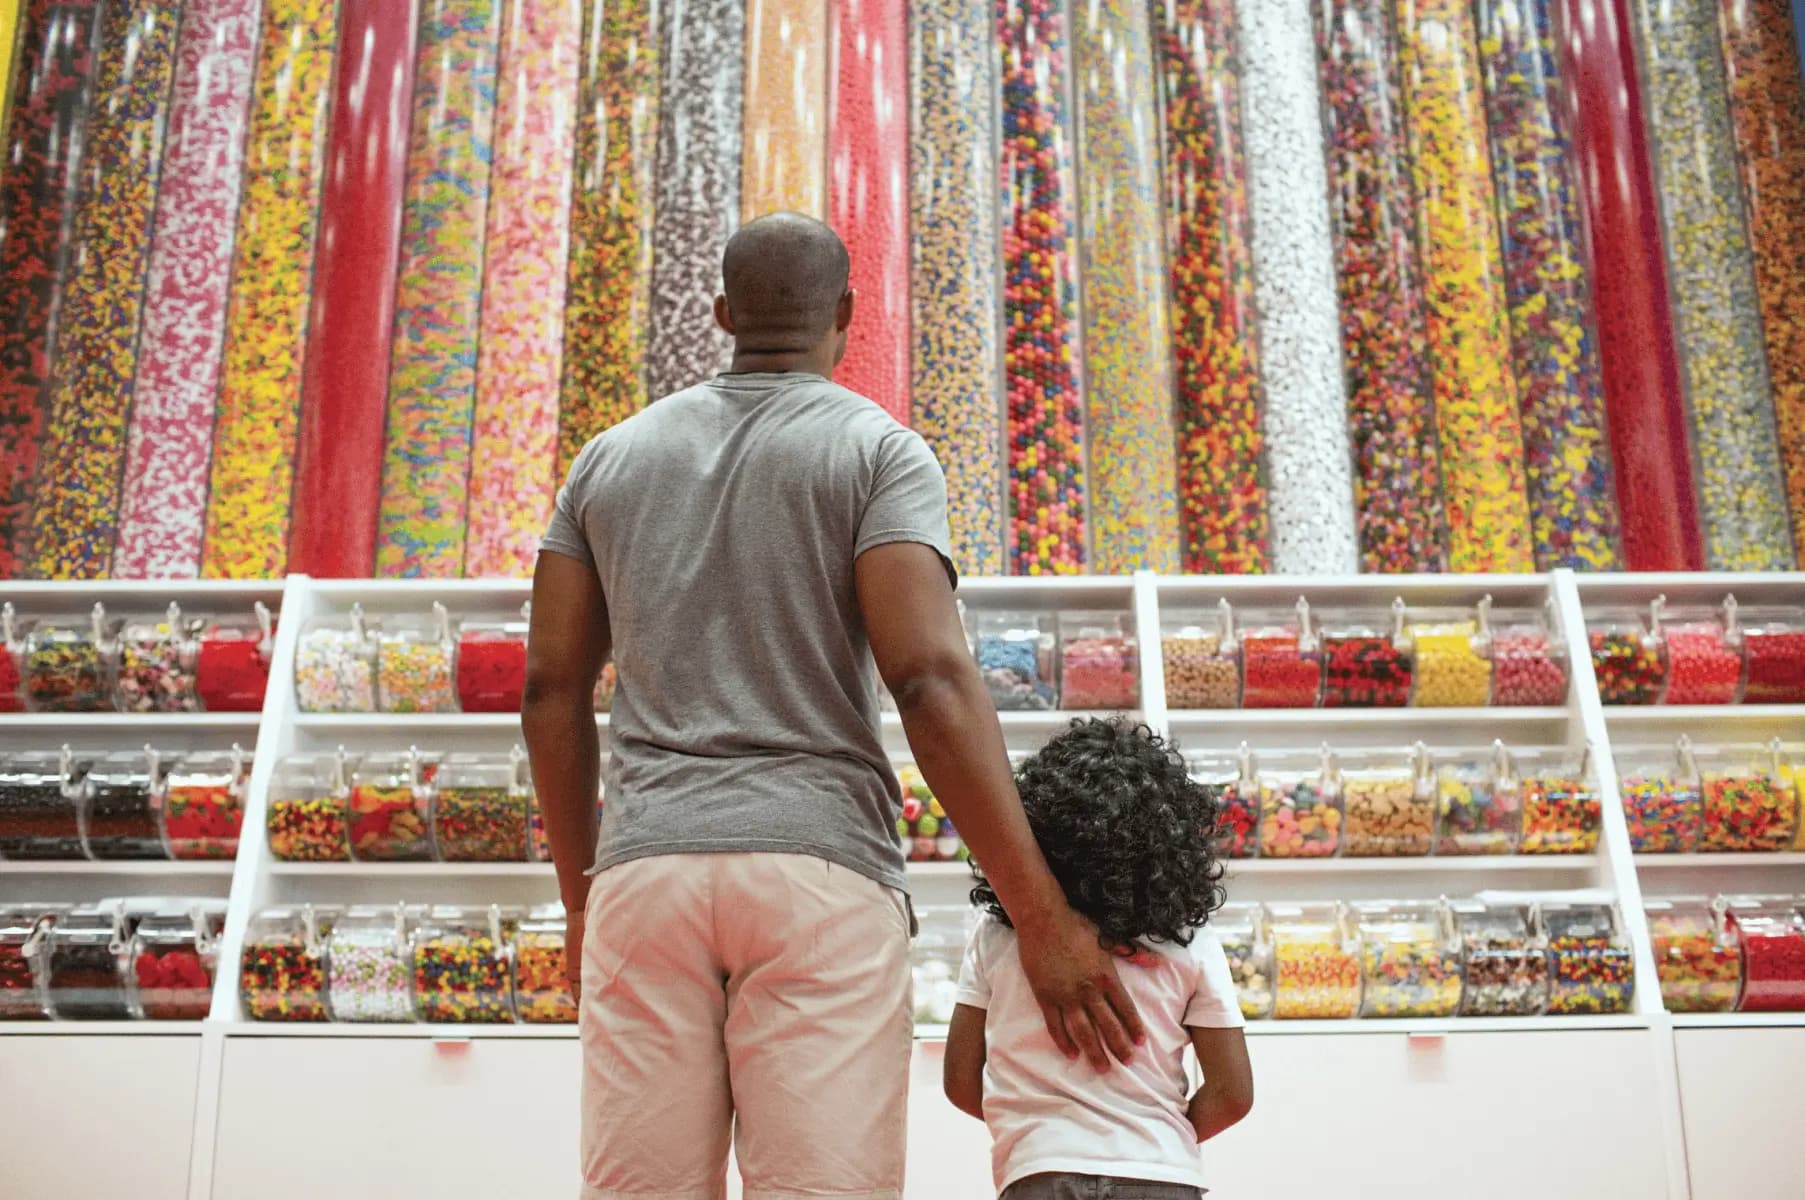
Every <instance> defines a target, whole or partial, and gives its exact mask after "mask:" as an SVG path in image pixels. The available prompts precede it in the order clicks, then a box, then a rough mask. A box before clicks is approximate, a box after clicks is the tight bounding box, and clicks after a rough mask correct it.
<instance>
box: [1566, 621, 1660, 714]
mask: <svg viewBox="0 0 1805 1200" xmlns="http://www.w3.org/2000/svg"><path fill="white" fill-rule="evenodd" d="M1586 640H1587V642H1588V643H1590V645H1591V648H1592V674H1593V675H1595V676H1596V677H1597V679H1598V698H1599V700H1601V701H1602V702H1603V703H1605V704H1659V703H1660V702H1661V695H1662V692H1663V691H1664V690H1665V689H1666V686H1667V656H1666V653H1665V651H1664V650H1663V649H1662V646H1661V639H1660V638H1659V637H1658V636H1656V635H1655V634H1652V633H1650V632H1649V630H1648V627H1647V626H1646V625H1645V624H1644V623H1643V620H1642V614H1641V613H1640V612H1638V611H1637V610H1635V609H1633V608H1617V609H1605V610H1603V611H1601V612H1599V613H1598V614H1597V615H1596V616H1595V617H1588V618H1587V620H1586Z"/></svg>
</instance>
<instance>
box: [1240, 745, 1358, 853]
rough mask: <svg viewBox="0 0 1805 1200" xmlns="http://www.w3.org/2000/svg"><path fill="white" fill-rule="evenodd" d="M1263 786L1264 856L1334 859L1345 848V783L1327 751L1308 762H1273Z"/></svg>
mask: <svg viewBox="0 0 1805 1200" xmlns="http://www.w3.org/2000/svg"><path fill="white" fill-rule="evenodd" d="M1306 763H1307V764H1308V765H1306ZM1259 780H1260V856H1261V857H1262V858H1331V857H1333V856H1334V854H1335V852H1336V851H1337V850H1339V849H1340V848H1341V823H1342V817H1341V777H1340V773H1339V772H1338V771H1337V770H1336V767H1335V763H1334V756H1333V755H1331V754H1330V753H1329V748H1328V747H1327V746H1324V747H1323V748H1322V750H1321V751H1320V753H1318V754H1316V755H1312V756H1309V758H1308V759H1306V758H1305V757H1303V756H1301V755H1278V756H1275V761H1274V763H1273V765H1272V766H1271V767H1268V766H1266V765H1264V764H1262V766H1261V768H1260V774H1259Z"/></svg>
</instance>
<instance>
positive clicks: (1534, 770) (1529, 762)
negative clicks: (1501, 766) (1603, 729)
mask: <svg viewBox="0 0 1805 1200" xmlns="http://www.w3.org/2000/svg"><path fill="white" fill-rule="evenodd" d="M1507 754H1508V756H1509V761H1510V768H1511V772H1512V774H1513V775H1514V776H1515V777H1516V778H1517V779H1519V780H1524V779H1571V780H1575V781H1577V782H1578V783H1579V784H1581V785H1582V786H1583V787H1585V788H1588V789H1589V788H1595V787H1597V781H1596V780H1595V779H1594V778H1593V771H1592V766H1593V758H1592V747H1591V745H1590V744H1589V743H1588V744H1586V745H1581V746H1516V747H1512V748H1510V749H1509V750H1508V751H1507Z"/></svg>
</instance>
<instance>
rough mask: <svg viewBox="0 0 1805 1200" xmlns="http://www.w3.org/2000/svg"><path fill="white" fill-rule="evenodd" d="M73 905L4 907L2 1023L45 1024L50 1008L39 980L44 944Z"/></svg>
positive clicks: (0, 918) (0, 922)
mask: <svg viewBox="0 0 1805 1200" xmlns="http://www.w3.org/2000/svg"><path fill="white" fill-rule="evenodd" d="M67 911H69V906H68V905H66V904H64V905H55V904H8V905H0V1021H43V1020H47V1019H49V1016H50V1008H49V1006H48V1005H47V1004H46V1003H45V1001H44V991H43V986H42V981H41V979H40V978H39V976H40V974H41V972H42V965H43V962H44V954H43V947H44V942H45V941H46V940H47V939H48V938H49V936H50V929H51V927H52V926H53V925H54V924H55V923H56V921H57V919H58V918H59V917H60V916H61V915H62V914H63V913H66V912H67Z"/></svg>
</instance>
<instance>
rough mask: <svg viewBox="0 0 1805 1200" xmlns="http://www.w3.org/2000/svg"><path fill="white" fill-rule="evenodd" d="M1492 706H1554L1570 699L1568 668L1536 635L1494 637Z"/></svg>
mask: <svg viewBox="0 0 1805 1200" xmlns="http://www.w3.org/2000/svg"><path fill="white" fill-rule="evenodd" d="M1491 660H1492V703H1493V704H1496V705H1499V706H1501V707H1510V706H1524V705H1554V704H1561V703H1563V702H1564V701H1565V700H1566V699H1567V665H1566V661H1565V660H1564V659H1563V658H1561V657H1559V656H1558V653H1557V651H1556V649H1555V647H1554V645H1553V643H1551V642H1550V641H1549V639H1548V635H1547V634H1544V633H1540V632H1536V633H1497V634H1494V635H1493V636H1492V653H1491Z"/></svg>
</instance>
